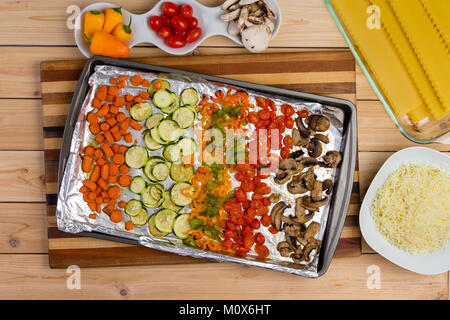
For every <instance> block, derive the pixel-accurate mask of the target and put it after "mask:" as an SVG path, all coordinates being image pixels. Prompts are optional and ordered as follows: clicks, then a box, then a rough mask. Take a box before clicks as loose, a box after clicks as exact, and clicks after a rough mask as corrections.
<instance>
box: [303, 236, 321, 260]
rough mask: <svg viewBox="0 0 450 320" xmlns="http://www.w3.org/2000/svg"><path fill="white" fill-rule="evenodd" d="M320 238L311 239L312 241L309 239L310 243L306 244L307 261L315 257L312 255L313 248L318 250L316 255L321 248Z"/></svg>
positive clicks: (304, 256)
mask: <svg viewBox="0 0 450 320" xmlns="http://www.w3.org/2000/svg"><path fill="white" fill-rule="evenodd" d="M320 243H321V241H320V240H317V239H314V238H313V239H311V240H310V241H308V243H307V244H306V246H305V247H304V248H303V259H305V260H306V261H308V262H309V261H311V260H312V259H313V258H314V257H311V256H310V255H311V252H312V251H313V250H315V251H316V253H315V255H316V254H317V253H318V252H319V248H320Z"/></svg>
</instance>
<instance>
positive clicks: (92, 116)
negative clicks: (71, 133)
mask: <svg viewBox="0 0 450 320" xmlns="http://www.w3.org/2000/svg"><path fill="white" fill-rule="evenodd" d="M86 120H87V121H88V122H89V123H90V124H97V123H98V118H97V116H96V115H95V113H93V112H89V113H88V114H87V117H86Z"/></svg>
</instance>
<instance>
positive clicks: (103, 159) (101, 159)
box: [97, 158, 108, 167]
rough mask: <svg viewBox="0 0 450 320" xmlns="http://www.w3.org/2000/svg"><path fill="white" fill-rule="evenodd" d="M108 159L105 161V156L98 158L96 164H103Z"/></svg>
mask: <svg viewBox="0 0 450 320" xmlns="http://www.w3.org/2000/svg"><path fill="white" fill-rule="evenodd" d="M107 162H108V161H106V159H105V158H98V159H97V164H98V165H99V166H100V167H101V166H102V165H104V164H105V163H107Z"/></svg>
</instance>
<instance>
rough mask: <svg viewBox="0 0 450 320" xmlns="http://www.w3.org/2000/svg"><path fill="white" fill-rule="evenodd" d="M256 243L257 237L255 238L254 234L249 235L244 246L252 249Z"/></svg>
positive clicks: (245, 238)
mask: <svg viewBox="0 0 450 320" xmlns="http://www.w3.org/2000/svg"><path fill="white" fill-rule="evenodd" d="M254 243H255V239H254V238H253V235H247V236H245V237H244V248H245V249H248V250H250V249H251V248H252V247H253V244H254Z"/></svg>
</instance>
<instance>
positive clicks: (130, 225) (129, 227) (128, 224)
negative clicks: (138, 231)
mask: <svg viewBox="0 0 450 320" xmlns="http://www.w3.org/2000/svg"><path fill="white" fill-rule="evenodd" d="M133 228H134V224H133V222H131V221H127V222H125V230H128V231H130V230H133Z"/></svg>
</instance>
